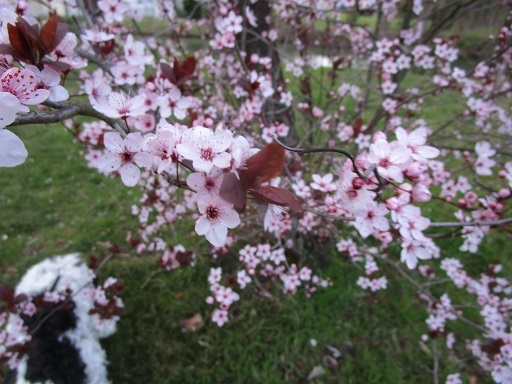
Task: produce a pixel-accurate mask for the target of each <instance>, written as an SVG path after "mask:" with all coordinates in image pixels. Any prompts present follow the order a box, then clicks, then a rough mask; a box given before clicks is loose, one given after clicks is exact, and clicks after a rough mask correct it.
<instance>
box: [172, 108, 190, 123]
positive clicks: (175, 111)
mask: <svg viewBox="0 0 512 384" xmlns="http://www.w3.org/2000/svg"><path fill="white" fill-rule="evenodd" d="M172 112H173V114H174V117H176V118H177V119H178V120H183V119H184V118H185V117H187V113H186V112H185V111H184V110H183V109H180V108H174V109H173V110H172Z"/></svg>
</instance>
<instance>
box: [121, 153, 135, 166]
mask: <svg viewBox="0 0 512 384" xmlns="http://www.w3.org/2000/svg"><path fill="white" fill-rule="evenodd" d="M133 155H134V153H133V152H130V151H124V152H123V153H121V159H122V161H123V164H128V163H133Z"/></svg>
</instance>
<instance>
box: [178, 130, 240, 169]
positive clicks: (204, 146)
mask: <svg viewBox="0 0 512 384" xmlns="http://www.w3.org/2000/svg"><path fill="white" fill-rule="evenodd" d="M232 141H233V134H232V133H231V132H230V131H228V130H227V129H223V128H222V127H218V128H217V129H216V130H215V133H214V132H213V131H212V130H211V129H208V128H205V127H195V128H194V129H193V130H192V132H191V133H190V135H189V136H188V137H187V140H186V141H184V142H183V143H181V144H178V145H177V147H176V149H177V150H178V153H179V154H180V155H181V156H183V157H184V158H185V159H188V160H191V161H192V164H193V166H194V168H195V169H196V170H197V171H200V172H209V171H210V170H211V169H212V168H213V167H214V166H216V167H219V168H227V167H229V166H230V164H231V155H230V154H229V153H227V152H226V150H227V149H228V148H229V146H230V145H231V143H232Z"/></svg>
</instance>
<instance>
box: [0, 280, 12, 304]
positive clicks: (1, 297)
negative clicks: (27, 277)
mask: <svg viewBox="0 0 512 384" xmlns="http://www.w3.org/2000/svg"><path fill="white" fill-rule="evenodd" d="M13 297H14V289H12V288H11V287H8V286H7V285H5V284H0V301H4V302H10V301H11V300H12V299H13Z"/></svg>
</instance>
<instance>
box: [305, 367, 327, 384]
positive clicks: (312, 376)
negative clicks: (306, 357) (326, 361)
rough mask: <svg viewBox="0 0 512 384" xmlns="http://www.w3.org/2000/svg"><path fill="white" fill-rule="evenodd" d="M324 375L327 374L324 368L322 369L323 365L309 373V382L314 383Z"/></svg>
mask: <svg viewBox="0 0 512 384" xmlns="http://www.w3.org/2000/svg"><path fill="white" fill-rule="evenodd" d="M324 373H325V369H324V367H322V366H321V365H317V366H316V367H314V368H313V369H312V370H311V372H310V373H309V376H308V381H313V380H315V379H317V378H319V377H320V376H322V375H323V374H324Z"/></svg>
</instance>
